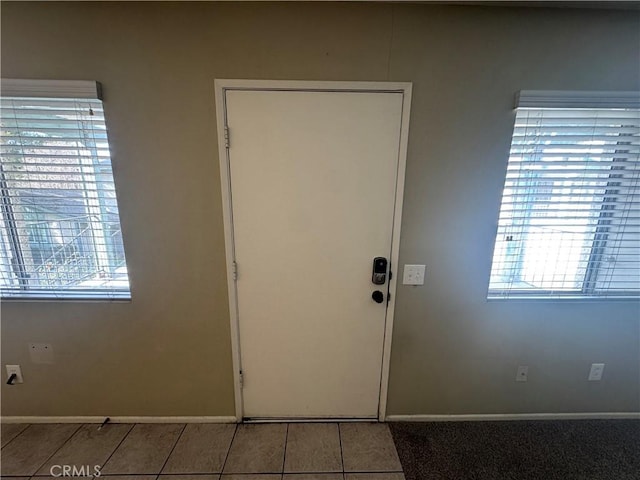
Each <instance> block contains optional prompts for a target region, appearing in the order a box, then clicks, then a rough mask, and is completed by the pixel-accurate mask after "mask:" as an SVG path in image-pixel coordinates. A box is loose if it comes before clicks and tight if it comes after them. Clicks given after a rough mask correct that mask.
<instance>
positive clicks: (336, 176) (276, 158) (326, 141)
mask: <svg viewBox="0 0 640 480" xmlns="http://www.w3.org/2000/svg"><path fill="white" fill-rule="evenodd" d="M409 97H410V85H408V84H388V83H384V84H378V83H376V84H372V83H359V84H353V83H349V84H345V83H342V82H269V81H228V80H219V81H216V101H217V108H218V127H219V128H218V132H219V138H221V139H222V138H223V137H224V136H225V135H226V134H227V133H228V137H229V148H228V149H227V148H226V147H225V145H224V144H222V145H220V153H221V157H220V166H221V174H222V186H223V207H224V215H225V235H226V248H227V263H228V277H229V299H230V310H231V330H232V350H233V360H234V379H235V383H236V389H235V393H236V415H237V417H238V419H241V418H243V417H259V418H380V419H384V413H385V410H386V389H387V382H388V367H389V365H388V362H389V352H390V343H391V330H392V321H393V306H394V300H395V278H393V279H391V281H390V282H387V283H385V284H384V285H380V286H376V285H373V284H372V282H371V262H372V260H373V258H374V257H376V256H382V257H386V258H389V257H390V261H391V264H392V269H393V270H396V268H395V265H397V254H398V238H399V226H400V225H399V223H400V215H401V203H402V187H403V184H404V165H405V157H406V140H407V132H408V118H409V115H408V113H409V112H408V108H409V102H410V98H409ZM226 126H228V130H227V129H226V128H225V127H226ZM221 143H222V142H221ZM236 261H237V265H238V271H237V280H236V278H235V274H236V272H235V265H236V263H235V262H236ZM376 289H379V290H381V291H383V292H384V293H385V297H386V294H387V289H388V291H389V292H390V294H391V298H390V301H389V303H388V305H387V302H386V301H385V302H383V303H382V304H378V303H375V302H374V301H373V300H372V299H371V292H372V291H374V290H376ZM385 307H386V308H385ZM241 370H242V372H243V375H242V379H241V377H240V371H241ZM241 381H243V382H244V385H243V386H242V388H241V385H240V382H241Z"/></svg>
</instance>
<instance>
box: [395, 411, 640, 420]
mask: <svg viewBox="0 0 640 480" xmlns="http://www.w3.org/2000/svg"><path fill="white" fill-rule="evenodd" d="M611 419H629V420H631V419H633V420H638V419H640V412H585V413H479V414H464V415H387V417H386V418H385V421H387V422H488V421H492V422H495V421H500V420H611Z"/></svg>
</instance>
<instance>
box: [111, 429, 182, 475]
mask: <svg viewBox="0 0 640 480" xmlns="http://www.w3.org/2000/svg"><path fill="white" fill-rule="evenodd" d="M183 428H184V425H183V424H137V425H136V426H135V427H133V429H131V431H130V432H129V435H127V437H126V438H125V439H124V441H123V442H122V443H121V444H120V446H119V447H118V449H117V450H116V451H115V453H114V454H113V456H112V457H111V458H110V459H109V461H108V462H107V464H106V465H105V466H104V468H103V469H102V474H103V475H107V474H118V473H119V474H151V473H160V470H161V469H162V467H163V465H164V462H165V461H166V460H167V457H168V456H169V453H171V449H172V448H173V446H174V445H175V444H176V441H177V440H178V437H179V436H180V433H181V432H182V430H183Z"/></svg>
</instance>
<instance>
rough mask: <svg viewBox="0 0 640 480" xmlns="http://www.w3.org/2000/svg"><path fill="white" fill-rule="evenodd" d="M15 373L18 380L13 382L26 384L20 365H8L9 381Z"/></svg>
mask: <svg viewBox="0 0 640 480" xmlns="http://www.w3.org/2000/svg"><path fill="white" fill-rule="evenodd" d="M14 373H15V374H16V379H15V380H14V381H13V383H24V380H23V378H22V370H20V365H7V380H9V377H10V376H11V375H12V374H14Z"/></svg>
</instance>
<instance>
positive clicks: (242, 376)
mask: <svg viewBox="0 0 640 480" xmlns="http://www.w3.org/2000/svg"><path fill="white" fill-rule="evenodd" d="M242 387H244V374H243V373H242V370H240V388H242Z"/></svg>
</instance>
